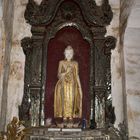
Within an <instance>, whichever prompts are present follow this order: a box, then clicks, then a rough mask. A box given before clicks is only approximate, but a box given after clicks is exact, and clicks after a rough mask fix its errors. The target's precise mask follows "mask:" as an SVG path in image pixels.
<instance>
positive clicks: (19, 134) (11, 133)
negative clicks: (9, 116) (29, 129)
mask: <svg viewBox="0 0 140 140" xmlns="http://www.w3.org/2000/svg"><path fill="white" fill-rule="evenodd" d="M24 129H25V127H24V126H23V122H21V121H19V120H18V118H17V117H13V120H12V121H11V123H9V124H8V125H7V140H23V138H24Z"/></svg>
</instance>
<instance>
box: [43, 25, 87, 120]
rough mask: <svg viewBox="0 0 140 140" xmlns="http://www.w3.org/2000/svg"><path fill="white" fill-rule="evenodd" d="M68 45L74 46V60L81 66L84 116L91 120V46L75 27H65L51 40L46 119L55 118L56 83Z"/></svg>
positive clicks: (48, 61) (49, 46)
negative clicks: (60, 63)
mask: <svg viewBox="0 0 140 140" xmlns="http://www.w3.org/2000/svg"><path fill="white" fill-rule="evenodd" d="M67 45H72V47H73V49H74V52H75V54H74V60H76V61H77V62H78V64H79V75H80V81H81V86H82V91H83V115H82V116H83V118H86V119H88V120H89V115H90V96H89V73H90V45H89V44H88V42H87V41H85V40H84V39H83V37H82V35H81V33H80V32H79V31H78V30H77V29H76V28H74V27H65V28H63V29H61V30H60V31H58V32H57V34H56V36H55V38H53V39H51V40H50V42H49V45H48V54H47V75H46V76H47V80H46V97H45V99H46V100H45V101H46V103H45V117H46V118H53V114H54V113H53V110H54V109H53V103H54V89H55V85H56V82H57V81H58V79H57V71H58V64H59V61H60V60H63V59H64V49H65V48H66V46H67ZM58 107H59V106H58Z"/></svg>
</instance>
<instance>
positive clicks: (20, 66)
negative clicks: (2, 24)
mask: <svg viewBox="0 0 140 140" xmlns="http://www.w3.org/2000/svg"><path fill="white" fill-rule="evenodd" d="M26 4H27V3H26V2H25V1H22V0H15V6H14V8H15V9H16V10H15V12H14V23H13V40H12V50H11V56H10V59H11V64H10V76H9V83H8V114H7V121H10V120H11V118H12V117H13V116H18V106H19V105H20V104H21V101H22V97H23V87H24V64H25V55H24V53H23V51H22V48H21V44H20V41H21V39H23V38H24V37H25V36H31V35H30V34H31V33H30V26H29V25H28V24H26V21H25V19H24V11H25V8H26ZM13 87H14V88H13Z"/></svg>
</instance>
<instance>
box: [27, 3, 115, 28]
mask: <svg viewBox="0 0 140 140" xmlns="http://www.w3.org/2000/svg"><path fill="white" fill-rule="evenodd" d="M64 1H66V0H42V2H41V4H40V5H37V4H36V2H34V0H29V3H28V5H27V8H26V11H25V19H26V20H27V22H28V23H29V24H31V25H40V24H42V25H44V24H45V25H48V24H49V23H51V22H52V20H53V19H54V17H55V15H56V13H57V10H58V8H59V6H60V5H61V4H62V3H63V2H64ZM73 1H74V2H75V3H76V4H77V5H78V6H79V7H80V9H81V12H82V14H83V17H84V19H85V21H86V22H87V23H88V24H90V25H92V24H97V25H100V26H105V25H108V24H110V21H111V20H112V17H113V12H112V10H111V7H110V5H109V2H108V0H103V3H102V5H101V6H97V5H96V2H95V1H94V0H73Z"/></svg>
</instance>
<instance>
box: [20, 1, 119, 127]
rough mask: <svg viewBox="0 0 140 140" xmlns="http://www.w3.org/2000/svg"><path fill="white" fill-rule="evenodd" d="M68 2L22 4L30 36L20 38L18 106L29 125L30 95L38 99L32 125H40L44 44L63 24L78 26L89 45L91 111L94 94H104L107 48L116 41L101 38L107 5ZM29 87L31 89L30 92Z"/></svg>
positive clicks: (108, 15) (108, 17)
mask: <svg viewBox="0 0 140 140" xmlns="http://www.w3.org/2000/svg"><path fill="white" fill-rule="evenodd" d="M68 3H69V4H67V3H66V2H65V0H48V1H46V0H43V1H42V3H41V4H40V5H37V4H36V3H35V2H34V1H33V0H29V3H28V4H27V7H26V11H25V19H26V20H27V22H28V23H29V24H30V25H31V26H32V28H31V32H32V37H31V38H29V37H26V38H24V39H23V40H22V41H21V43H22V47H23V51H24V53H25V55H26V62H25V82H24V83H25V84H24V96H23V101H22V105H21V106H20V107H19V116H20V119H21V120H24V121H25V122H26V124H27V125H29V126H30V125H31V117H32V116H31V115H30V108H31V105H32V103H31V102H30V99H31V98H34V99H36V100H39V102H40V107H39V114H37V115H38V118H37V119H38V121H37V122H38V123H36V126H40V125H44V121H45V120H44V112H43V111H44V96H45V84H46V77H47V76H46V65H47V62H46V58H47V46H48V42H49V40H50V39H52V38H53V37H54V36H55V34H56V33H57V31H59V30H60V29H62V28H63V27H68V26H72V27H74V28H76V29H78V30H79V31H80V32H81V34H82V36H83V38H84V39H85V40H86V41H88V42H89V44H90V46H91V54H90V55H91V56H90V64H91V65H90V89H89V90H90V95H91V101H92V103H93V104H92V109H93V110H95V103H94V101H95V96H98V97H99V99H102V98H103V97H106V88H107V87H106V79H107V78H106V73H107V69H110V56H111V49H114V48H115V43H116V39H115V38H114V37H112V36H108V37H105V33H106V26H107V25H108V24H109V23H110V22H111V20H112V17H113V13H112V11H111V7H110V5H109V3H108V0H103V4H102V5H101V6H97V5H96V3H95V2H94V1H93V0H86V1H85V0H73V1H72V2H71V1H68ZM64 4H65V5H64ZM71 4H72V5H71ZM73 4H74V5H75V6H74V5H73ZM63 5H64V6H63ZM85 5H86V6H85ZM67 6H68V7H67ZM65 7H66V8H65ZM72 7H74V8H75V9H73V8H72ZM68 9H70V10H68ZM76 15H78V16H76ZM44 67H45V69H44ZM110 82H111V81H110ZM31 89H34V90H33V92H32V93H31V92H30V91H31ZM35 89H36V90H35ZM36 97H37V98H36ZM92 116H93V118H91V119H92V120H93V121H92V123H93V124H92V125H95V118H94V116H95V111H94V112H93V115H92Z"/></svg>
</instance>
